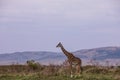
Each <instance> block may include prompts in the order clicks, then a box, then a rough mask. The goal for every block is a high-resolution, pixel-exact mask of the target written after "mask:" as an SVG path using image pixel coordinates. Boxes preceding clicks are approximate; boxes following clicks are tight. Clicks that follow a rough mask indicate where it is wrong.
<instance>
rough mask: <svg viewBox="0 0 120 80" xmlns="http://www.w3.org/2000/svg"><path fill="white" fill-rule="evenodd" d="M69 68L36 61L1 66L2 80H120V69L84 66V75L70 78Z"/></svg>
mask: <svg viewBox="0 0 120 80" xmlns="http://www.w3.org/2000/svg"><path fill="white" fill-rule="evenodd" d="M69 75H70V74H69V68H68V65H66V64H65V63H64V64H62V65H52V64H50V65H47V66H46V65H41V64H39V63H37V62H35V61H34V60H30V61H27V64H26V65H18V64H16V65H15V64H12V65H5V66H0V80H120V67H119V66H118V67H114V66H113V67H104V66H90V65H88V66H84V67H83V74H81V76H76V77H73V78H70V76H69Z"/></svg>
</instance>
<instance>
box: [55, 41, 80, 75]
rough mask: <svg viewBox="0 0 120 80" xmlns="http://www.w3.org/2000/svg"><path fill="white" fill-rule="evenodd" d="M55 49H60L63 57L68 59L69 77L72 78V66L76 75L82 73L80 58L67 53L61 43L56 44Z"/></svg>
mask: <svg viewBox="0 0 120 80" xmlns="http://www.w3.org/2000/svg"><path fill="white" fill-rule="evenodd" d="M56 47H60V48H61V50H62V52H63V53H64V54H65V56H66V57H67V59H68V62H69V65H70V74H71V77H73V70H72V69H73V66H75V68H76V74H77V75H79V76H80V74H81V73H82V67H81V64H82V61H81V59H80V58H78V57H75V56H74V55H73V54H72V53H70V52H68V51H67V50H66V49H65V48H64V47H63V45H62V44H61V42H59V43H58V45H57V46H56Z"/></svg>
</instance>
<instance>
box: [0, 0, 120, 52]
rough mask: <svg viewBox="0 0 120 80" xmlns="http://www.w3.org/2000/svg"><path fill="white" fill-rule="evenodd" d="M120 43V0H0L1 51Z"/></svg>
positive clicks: (58, 50) (85, 46) (47, 49)
mask: <svg viewBox="0 0 120 80" xmlns="http://www.w3.org/2000/svg"><path fill="white" fill-rule="evenodd" d="M58 42H62V43H63V45H64V47H65V48H66V49H67V50H68V51H76V50H80V49H90V48H96V47H107V46H120V0H0V53H9V52H10V53H11V52H16V51H54V52H61V50H60V49H57V48H56V45H57V43H58Z"/></svg>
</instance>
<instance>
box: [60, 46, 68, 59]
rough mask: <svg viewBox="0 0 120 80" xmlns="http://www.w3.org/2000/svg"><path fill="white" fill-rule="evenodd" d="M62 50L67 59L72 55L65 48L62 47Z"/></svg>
mask: <svg viewBox="0 0 120 80" xmlns="http://www.w3.org/2000/svg"><path fill="white" fill-rule="evenodd" d="M61 50H62V52H63V53H64V54H65V55H66V56H67V57H68V56H69V55H70V53H69V52H68V51H67V50H66V49H65V48H64V47H63V46H61Z"/></svg>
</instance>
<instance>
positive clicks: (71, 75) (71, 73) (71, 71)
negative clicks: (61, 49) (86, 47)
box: [70, 63, 73, 78]
mask: <svg viewBox="0 0 120 80" xmlns="http://www.w3.org/2000/svg"><path fill="white" fill-rule="evenodd" d="M70 77H71V78H72V77H73V70H72V64H71V63H70Z"/></svg>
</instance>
